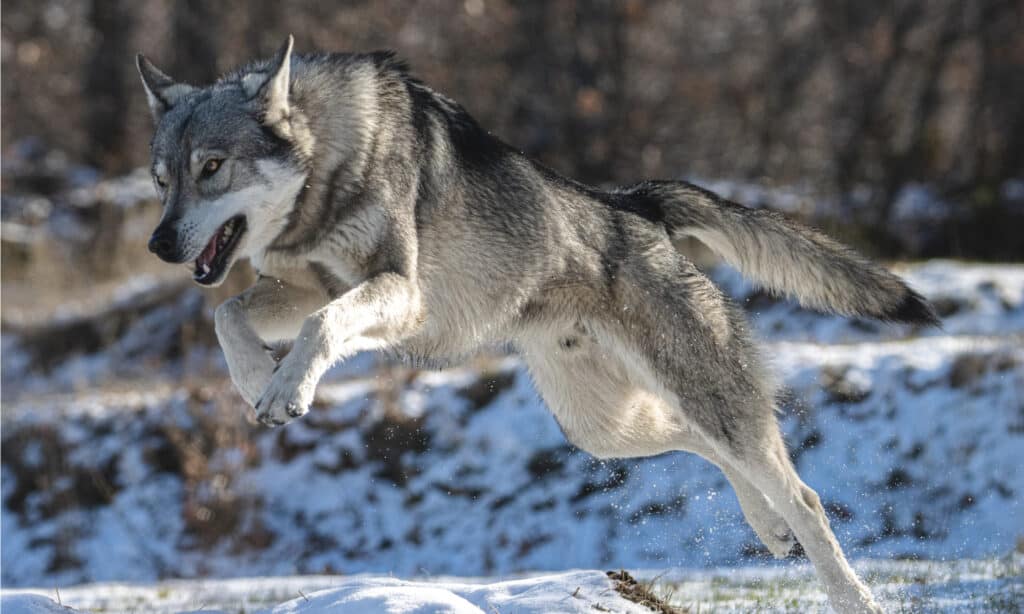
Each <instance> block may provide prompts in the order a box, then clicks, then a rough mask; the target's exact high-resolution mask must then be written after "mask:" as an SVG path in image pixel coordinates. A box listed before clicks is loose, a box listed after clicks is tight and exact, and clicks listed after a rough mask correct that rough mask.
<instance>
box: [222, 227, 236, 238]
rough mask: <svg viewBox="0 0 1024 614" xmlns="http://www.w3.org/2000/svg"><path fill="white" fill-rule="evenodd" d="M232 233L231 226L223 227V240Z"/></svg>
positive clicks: (232, 228)
mask: <svg viewBox="0 0 1024 614" xmlns="http://www.w3.org/2000/svg"><path fill="white" fill-rule="evenodd" d="M232 232H234V226H232V225H231V224H228V225H227V226H225V227H224V238H228V237H230V236H231V233H232Z"/></svg>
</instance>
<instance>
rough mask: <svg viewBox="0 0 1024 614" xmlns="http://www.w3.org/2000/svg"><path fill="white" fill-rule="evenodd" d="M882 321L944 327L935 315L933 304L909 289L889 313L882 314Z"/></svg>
mask: <svg viewBox="0 0 1024 614" xmlns="http://www.w3.org/2000/svg"><path fill="white" fill-rule="evenodd" d="M880 319H882V320H887V321H889V322H906V323H908V324H923V325H925V326H935V327H938V328H941V327H942V320H940V319H939V316H938V314H936V313H935V308H934V307H932V304H931V303H929V302H928V300H927V299H926V298H924V297H923V296H921V295H920V294H918V293H917V292H914V291H913V290H909V289H908V290H907V294H906V296H904V297H903V300H902V301H900V302H899V303H898V304H897V305H896V306H895V307H893V308H892V309H891V310H889V311H888V312H887V313H884V314H882V316H881V317H880Z"/></svg>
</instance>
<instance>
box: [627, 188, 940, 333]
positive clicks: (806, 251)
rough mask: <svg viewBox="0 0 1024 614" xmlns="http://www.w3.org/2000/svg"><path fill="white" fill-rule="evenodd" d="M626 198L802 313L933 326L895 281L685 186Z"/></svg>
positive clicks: (789, 228) (829, 243) (859, 260)
mask: <svg viewBox="0 0 1024 614" xmlns="http://www.w3.org/2000/svg"><path fill="white" fill-rule="evenodd" d="M627 193H630V194H632V195H633V196H634V197H637V198H643V199H649V200H648V202H649V203H650V205H654V206H657V207H659V208H660V210H661V217H662V219H663V220H664V223H665V225H666V227H667V229H668V231H669V234H670V235H671V236H673V237H679V236H691V237H695V238H696V239H698V240H699V241H701V242H702V243H704V244H705V245H707V246H708V247H710V248H711V249H712V250H713V251H715V252H716V253H718V254H719V255H720V256H722V257H723V258H724V259H725V260H726V262H728V263H729V264H731V265H732V266H734V267H736V268H737V269H739V271H740V272H741V273H742V274H743V275H744V276H746V277H749V278H750V279H751V280H752V281H754V282H756V283H758V284H759V285H761V286H763V287H765V288H767V289H769V290H771V291H773V292H775V293H778V294H784V295H789V296H792V297H795V298H796V299H797V300H799V301H800V304H801V305H804V306H806V307H811V308H814V309H818V310H821V311H828V312H834V313H838V314H842V315H846V316H866V317H871V318H877V319H880V320H887V321H894V322H916V323H923V324H931V325H937V324H938V323H939V319H938V317H937V316H936V315H935V312H934V310H933V309H932V307H931V305H929V304H928V302H927V301H926V300H925V299H924V298H923V297H921V295H919V294H918V293H916V292H914V291H913V290H911V289H910V288H909V287H908V286H907V285H906V283H904V282H903V280H901V279H900V278H899V277H897V276H896V275H893V274H892V273H890V272H889V271H887V270H885V269H884V268H882V267H880V266H878V265H877V264H874V263H873V262H871V261H870V260H868V259H866V258H864V257H863V256H861V255H860V254H858V253H857V252H855V251H853V250H852V249H850V248H849V247H846V246H845V245H842V244H840V243H838V242H836V241H833V240H832V239H830V238H828V237H826V236H825V235H823V234H821V233H820V232H817V231H815V230H812V229H810V228H807V227H806V226H803V225H801V224H797V223H796V222H793V221H791V220H788V219H786V218H785V217H784V216H782V215H781V214H778V213H775V212H772V211H767V210H764V209H750V208H747V207H744V206H742V205H738V204H736V203H733V202H730V201H727V200H725V199H722V198H720V197H718V196H717V195H715V194H714V193H712V192H708V191H707V190H703V189H701V188H698V187H696V186H694V185H691V184H688V183H684V182H668V181H666V182H645V183H641V184H638V185H636V186H633V187H631V188H629V189H628V190H627Z"/></svg>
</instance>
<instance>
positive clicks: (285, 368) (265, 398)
mask: <svg viewBox="0 0 1024 614" xmlns="http://www.w3.org/2000/svg"><path fill="white" fill-rule="evenodd" d="M303 375H304V374H302V373H299V372H297V370H295V369H293V368H289V365H288V364H287V360H286V361H284V362H282V364H281V365H280V368H279V369H278V370H277V371H275V372H274V375H273V377H271V378H270V384H268V385H267V389H266V390H265V391H264V392H263V395H262V396H261V397H260V399H259V401H257V402H256V419H257V420H259V421H260V422H261V423H262V424H264V425H265V426H269V427H275V426H281V425H282V424H287V423H288V422H290V421H292V420H294V419H295V418H299V417H302V416H304V415H306V413H307V412H308V411H309V406H310V404H312V402H313V393H314V391H315V389H316V383H315V382H309V381H307V380H306V378H305V377H303Z"/></svg>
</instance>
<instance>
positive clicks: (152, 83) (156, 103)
mask: <svg viewBox="0 0 1024 614" xmlns="http://www.w3.org/2000/svg"><path fill="white" fill-rule="evenodd" d="M135 66H136V68H138V69H139V76H140V77H142V87H144V88H146V99H147V100H149V111H150V113H152V114H153V120H154V121H156V122H157V123H159V122H160V118H161V117H163V116H164V113H166V112H167V111H168V110H170V108H171V107H173V106H174V105H175V104H177V103H178V101H180V100H181V99H182V98H184V97H185V96H186V95H187V94H188V93H189V92H191V91H193V90H194V89H195V88H194V87H192V86H191V85H186V84H184V83H175V82H174V79H172V78H170V77H168V76H167V75H165V74H164V73H163V72H162V71H161V70H160V69H159V68H157V67H156V66H153V63H152V62H150V61H149V60H148V59H146V56H144V55H142V54H141V53H140V54H138V55H137V56H135Z"/></svg>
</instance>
